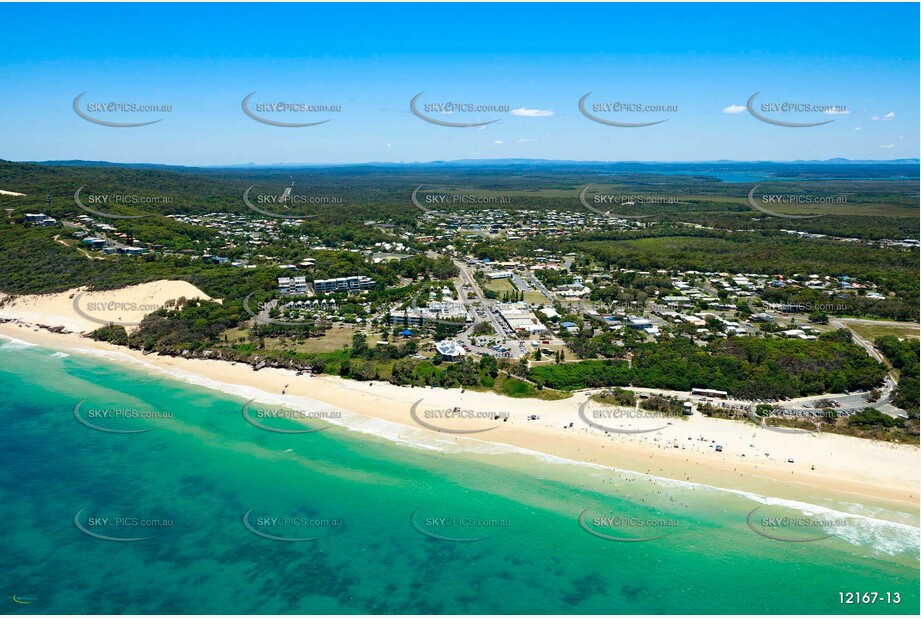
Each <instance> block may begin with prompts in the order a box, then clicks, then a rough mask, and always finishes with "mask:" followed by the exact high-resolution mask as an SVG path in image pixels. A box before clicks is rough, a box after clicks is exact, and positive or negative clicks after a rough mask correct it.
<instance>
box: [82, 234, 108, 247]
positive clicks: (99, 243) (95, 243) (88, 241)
mask: <svg viewBox="0 0 921 618" xmlns="http://www.w3.org/2000/svg"><path fill="white" fill-rule="evenodd" d="M82 242H83V244H84V245H86V246H87V247H89V248H90V249H105V246H106V241H105V240H104V239H102V238H96V237H95V236H89V237H87V238H84V239H83V241H82Z"/></svg>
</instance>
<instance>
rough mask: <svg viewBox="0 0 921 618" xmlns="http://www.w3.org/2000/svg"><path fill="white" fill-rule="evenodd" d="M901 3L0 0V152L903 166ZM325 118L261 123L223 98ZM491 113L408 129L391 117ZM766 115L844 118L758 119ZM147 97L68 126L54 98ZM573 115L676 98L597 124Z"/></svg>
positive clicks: (909, 17)
mask: <svg viewBox="0 0 921 618" xmlns="http://www.w3.org/2000/svg"><path fill="white" fill-rule="evenodd" d="M918 20H919V7H918V5H917V4H869V3H868V4H838V5H829V4H699V5H691V4H634V5H627V4H608V5H600V4H582V5H574V4H565V5H562V4H433V5H420V4H404V5H378V4H329V5H320V4H306V5H304V4H199V5H177V4H158V5H151V4H124V5H118V4H85V5H75V4H60V5H47V4H45V5H42V4H33V5H10V4H0V24H3V36H2V37H0V90H2V92H3V93H4V95H5V96H4V97H3V98H2V99H0V158H3V159H11V160H20V161H22V160H52V159H87V160H107V161H118V162H155V163H170V164H181V165H223V164H238V163H257V164H271V163H348V162H368V161H394V162H396V161H407V162H409V161H431V160H450V159H467V158H478V159H491V158H508V157H515V158H541V159H570V160H611V161H707V160H716V159H732V160H794V159H827V158H833V157H847V158H851V159H893V158H905V157H917V156H918V154H919V122H918V117H919V77H918V75H919V55H918V49H919V34H918ZM254 91H255V92H256V95H255V96H254V97H253V101H252V102H253V104H254V105H255V103H257V102H274V101H285V102H298V103H300V102H303V103H307V104H324V105H339V106H341V111H340V112H335V113H333V112H329V113H281V114H278V113H264V114H262V116H263V117H266V118H270V119H273V120H278V121H283V122H307V121H318V120H325V119H331V120H330V122H327V123H325V124H322V125H319V126H313V127H303V128H281V127H275V126H269V125H265V124H261V123H259V122H256V121H254V120H252V119H250V118H249V117H247V116H246V115H245V114H244V113H243V111H242V110H241V101H242V99H243V97H245V96H246V95H247V94H249V93H250V92H254ZM422 91H424V92H425V94H424V95H423V98H422V99H421V100H420V105H421V104H423V103H434V102H443V101H453V102H464V103H473V104H477V105H505V106H508V108H509V109H510V110H513V111H512V112H497V113H478V112H472V113H461V112H457V113H453V114H439V113H438V112H432V113H429V114H428V115H429V116H430V117H432V118H435V119H441V120H445V121H450V122H477V121H486V120H493V119H498V120H499V121H498V122H496V123H493V124H490V125H486V126H482V127H476V128H453V127H452V128H448V127H443V126H437V125H435V124H430V123H427V122H425V121H423V120H420V119H419V118H417V117H416V116H414V115H413V114H412V113H410V109H409V102H410V100H411V99H412V97H413V96H415V95H416V94H418V93H419V92H422ZM759 91H760V92H761V93H762V94H761V95H760V96H759V98H758V99H757V101H758V104H760V103H768V102H795V103H813V104H817V105H843V106H845V107H846V108H847V112H848V113H837V114H824V113H818V112H808V113H789V112H788V113H772V112H770V111H765V112H764V115H765V116H768V117H770V118H774V119H777V120H782V121H789V122H821V121H824V120H835V122H833V123H831V124H828V125H824V126H817V127H808V128H789V127H779V126H775V125H772V124H769V123H765V122H761V121H759V120H757V119H756V118H754V117H753V116H752V115H751V114H749V113H748V112H747V110H745V109H744V106H745V104H746V101H747V100H748V98H749V97H750V96H751V95H753V94H754V93H756V92H759ZM81 92H86V93H87V94H86V96H85V97H84V99H83V100H82V101H81V104H82V105H85V104H86V103H87V102H103V103H104V102H108V101H120V102H130V103H137V104H168V105H171V106H172V111H171V112H168V113H143V114H139V113H135V114H129V113H115V114H114V115H113V114H107V113H95V114H90V115H91V116H93V117H96V118H100V119H104V120H109V121H116V122H137V121H145V120H154V119H157V118H162V121H161V122H159V123H157V124H154V125H149V126H145V127H136V128H112V127H106V126H100V125H97V124H94V123H91V122H88V121H86V120H83V119H81V118H80V117H78V116H77V115H76V114H75V113H74V111H73V109H72V104H73V100H74V98H75V97H76V96H77V95H79V94H80V93H81ZM588 92H592V93H593V94H592V96H591V97H590V98H589V100H588V104H589V105H590V106H591V105H592V104H593V103H608V102H620V101H625V102H631V103H642V104H646V105H675V106H677V110H678V111H676V112H667V113H626V112H620V113H608V112H599V113H597V114H596V115H598V116H599V117H602V118H605V119H609V120H614V121H619V122H648V121H656V120H661V119H665V118H667V122H664V123H661V124H658V125H655V126H649V127H642V128H622V127H610V126H606V125H602V124H599V123H596V122H592V121H591V120H589V119H587V118H585V117H584V116H583V115H582V114H581V113H580V112H579V109H578V101H579V99H580V98H581V97H582V96H583V95H585V94H586V93H588Z"/></svg>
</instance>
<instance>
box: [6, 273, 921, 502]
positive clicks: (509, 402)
mask: <svg viewBox="0 0 921 618" xmlns="http://www.w3.org/2000/svg"><path fill="white" fill-rule="evenodd" d="M186 286H187V287H186ZM125 290H127V292H126V291H125ZM125 290H120V291H119V300H120V301H125V299H126V294H127V295H128V296H130V297H131V300H132V301H135V302H138V303H139V304H143V303H148V302H151V301H152V299H153V301H159V302H163V301H165V300H167V296H168V295H169V294H176V296H172V297H171V298H176V297H178V296H187V297H191V296H196V295H198V296H200V297H204V295H203V294H202V293H201V292H200V291H198V290H196V289H195V288H194V287H193V286H191V285H189V284H187V283H183V282H154V283H150V284H145V286H133V287H132V288H126V289H125ZM74 292H75V291H71V292H66V293H62V294H56V295H44V296H23V297H18V298H17V299H16V301H15V302H8V303H6V304H5V305H4V306H3V307H2V308H0V319H6V320H10V321H8V322H5V323H2V324H0V335H4V336H7V337H10V338H13V339H18V340H21V341H26V342H29V343H32V344H36V345H40V346H43V347H47V348H52V349H56V350H63V351H68V352H75V353H88V354H96V355H99V354H100V353H103V354H105V355H106V356H108V357H109V358H112V359H115V360H117V359H123V360H125V361H128V360H133V361H136V362H138V363H142V364H143V365H145V366H146V367H147V368H148V369H150V370H152V371H163V372H167V373H169V374H171V375H173V376H174V377H176V378H179V379H184V380H186V381H190V382H194V383H198V384H205V385H208V386H210V387H212V388H218V389H220V390H225V391H227V392H239V387H249V388H250V389H258V391H259V392H261V393H262V394H264V397H263V396H262V395H260V394H259V393H257V394H256V395H253V398H255V399H257V401H259V400H264V401H265V402H267V403H272V402H274V403H278V402H282V403H284V404H285V405H291V407H293V408H297V400H298V399H299V398H308V399H311V400H314V401H318V402H323V403H325V404H329V405H330V406H335V407H337V408H340V409H344V410H347V411H349V412H351V413H354V414H357V415H360V416H362V417H366V418H370V419H379V420H381V421H386V423H387V424H388V431H386V432H383V431H382V432H381V433H382V434H384V435H386V437H389V438H397V439H401V441H406V442H412V441H413V440H414V439H415V438H417V437H419V436H420V435H428V436H429V437H431V438H433V439H437V440H440V441H441V443H442V444H446V442H445V441H448V442H450V443H454V444H456V445H458V446H463V445H469V446H471V447H474V448H473V449H472V450H477V451H479V452H485V449H484V447H488V446H489V445H504V446H506V447H514V448H515V449H524V450H528V451H533V452H535V453H542V454H545V455H549V456H554V457H559V458H565V459H569V460H574V461H579V462H586V463H592V464H598V465H602V466H610V467H612V468H618V469H621V470H631V471H634V472H640V473H648V474H652V475H655V476H658V477H664V478H669V479H675V480H681V481H689V482H695V483H702V484H706V485H711V486H716V487H722V488H726V489H735V490H741V491H748V492H753V493H757V494H760V495H765V496H772V497H777V498H784V499H788V500H798V501H802V502H815V500H816V498H818V497H821V498H824V499H829V500H838V501H841V502H856V503H860V504H863V505H867V506H879V507H885V508H889V509H895V510H900V511H903V512H909V513H918V510H919V509H918V491H919V483H921V475H919V449H918V448H917V447H915V446H912V445H899V444H890V443H883V442H876V441H871V440H864V439H859V438H852V437H846V436H838V435H831V434H805V433H804V434H796V435H793V434H787V433H779V432H775V431H770V430H767V429H762V428H759V427H756V426H754V425H753V424H749V423H745V422H740V421H729V420H722V419H711V418H707V417H703V416H701V415H699V414H694V415H693V416H691V417H685V418H675V419H662V418H604V417H603V416H601V417H597V416H594V413H595V412H597V411H601V412H604V411H606V410H607V409H608V407H606V406H603V405H601V404H596V403H593V402H592V403H589V404H586V405H585V407H584V413H585V414H586V415H587V416H588V418H590V419H595V421H596V422H597V423H601V424H605V425H606V426H608V427H612V428H617V429H629V430H638V429H654V428H658V430H657V431H651V432H648V433H639V434H621V433H612V432H608V433H606V432H605V431H603V430H601V429H598V428H594V427H590V426H589V425H588V424H587V423H586V422H584V421H583V419H582V418H580V414H579V410H580V406H582V405H583V404H585V402H586V400H587V398H588V396H587V394H585V393H578V394H576V395H574V396H573V397H571V398H569V399H565V400H561V401H553V402H550V401H539V400H534V399H511V398H507V397H502V396H499V395H496V394H494V393H482V392H473V391H470V390H467V391H465V392H462V391H461V390H460V389H450V390H449V389H433V388H409V387H399V386H395V385H392V384H388V383H382V382H356V381H352V380H344V379H341V378H338V377H332V376H320V377H311V376H308V375H303V376H297V375H295V374H294V372H291V371H287V370H280V369H270V368H269V369H262V370H261V371H258V372H257V371H253V369H252V368H251V367H250V366H249V365H244V364H232V363H228V362H224V361H216V360H199V359H184V358H174V357H161V356H156V355H153V354H149V355H144V354H142V353H140V352H137V351H134V350H129V349H127V348H122V347H117V346H113V345H110V344H107V343H102V342H96V341H92V340H90V339H87V338H85V337H83V336H82V335H81V334H80V333H82V332H86V331H90V330H93V329H95V328H98V324H95V323H93V322H92V321H89V320H86V319H85V318H81V317H80V316H79V315H76V314H75V313H74V310H73V295H74ZM94 294H96V293H94ZM100 294H108V293H100ZM125 316H126V318H125V319H126V320H127V319H128V318H131V321H135V318H137V319H139V316H137V315H136V312H135V314H132V313H125ZM81 320H82V322H81ZM39 325H42V326H44V327H56V326H64V327H65V328H66V329H67V330H72V331H75V332H71V333H54V332H49V331H48V330H46V329H43V328H39ZM250 392H255V391H250ZM414 404H418V405H416V407H415V414H416V419H414V418H413V415H412V413H411V411H412V409H413V405H414ZM453 409H460V410H461V411H463V412H465V413H472V414H477V415H479V416H478V418H468V419H461V420H458V419H454V420H449V419H444V418H437V415H438V414H439V412H440V411H444V410H453ZM433 411H434V412H433ZM432 414H434V415H435V416H432ZM533 415H537V416H538V417H539V418H538V419H536V420H528V417H530V416H533ZM504 416H507V417H508V420H507V421H503V420H502V418H503V417H504ZM496 417H499V418H498V419H497V418H496ZM417 419H418V420H421V421H422V423H421V424H420V423H419V422H417ZM424 425H429V426H431V427H432V428H431V429H429V428H425V427H424ZM570 425H571V426H570ZM437 428H441V429H449V430H464V431H470V430H473V431H477V433H468V434H457V433H449V432H445V431H438V430H437ZM483 429H488V431H481V430H483ZM716 445H719V446H721V447H722V452H717V450H716ZM499 450H501V449H499ZM506 450H511V449H506ZM791 459H792V460H793V463H790V462H789V460H791Z"/></svg>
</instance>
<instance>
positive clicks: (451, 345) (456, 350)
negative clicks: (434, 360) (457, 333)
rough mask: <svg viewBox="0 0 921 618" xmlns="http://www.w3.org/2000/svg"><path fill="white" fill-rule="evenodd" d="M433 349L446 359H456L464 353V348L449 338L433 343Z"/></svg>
mask: <svg viewBox="0 0 921 618" xmlns="http://www.w3.org/2000/svg"><path fill="white" fill-rule="evenodd" d="M435 350H436V351H437V352H438V353H439V354H441V355H442V356H443V357H444V358H445V359H446V360H458V359H460V358H462V357H463V356H464V355H465V354H467V353H466V352H465V351H464V348H462V347H461V346H460V345H458V344H457V342H455V341H451V340H450V339H444V340H442V341H439V342H437V343H436V344H435Z"/></svg>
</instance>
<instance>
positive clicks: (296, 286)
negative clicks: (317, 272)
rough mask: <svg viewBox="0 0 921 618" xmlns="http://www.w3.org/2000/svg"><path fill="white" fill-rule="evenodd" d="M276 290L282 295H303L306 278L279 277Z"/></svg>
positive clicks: (305, 292) (305, 289)
mask: <svg viewBox="0 0 921 618" xmlns="http://www.w3.org/2000/svg"><path fill="white" fill-rule="evenodd" d="M278 292H279V293H280V294H281V295H282V296H303V295H305V294H307V278H306V277H279V278H278Z"/></svg>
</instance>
